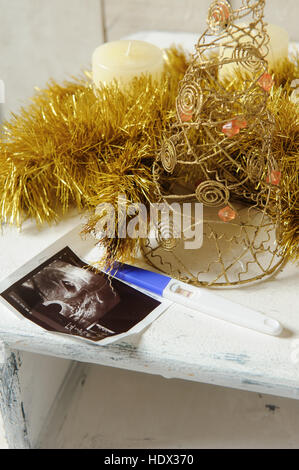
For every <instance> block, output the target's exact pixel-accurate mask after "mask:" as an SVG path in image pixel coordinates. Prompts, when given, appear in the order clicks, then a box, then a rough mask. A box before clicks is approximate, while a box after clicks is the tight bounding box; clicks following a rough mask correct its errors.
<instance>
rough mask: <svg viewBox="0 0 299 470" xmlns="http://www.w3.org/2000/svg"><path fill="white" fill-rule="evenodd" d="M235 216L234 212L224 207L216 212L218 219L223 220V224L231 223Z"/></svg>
mask: <svg viewBox="0 0 299 470" xmlns="http://www.w3.org/2000/svg"><path fill="white" fill-rule="evenodd" d="M236 216H237V214H236V212H235V211H234V210H233V209H232V208H231V207H229V206H226V207H224V208H223V209H221V210H220V211H219V212H218V217H219V219H221V220H223V222H231V221H232V220H234V219H235V218H236Z"/></svg>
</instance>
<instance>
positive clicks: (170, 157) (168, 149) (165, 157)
mask: <svg viewBox="0 0 299 470" xmlns="http://www.w3.org/2000/svg"><path fill="white" fill-rule="evenodd" d="M160 156H161V162H162V165H163V168H164V170H165V171H167V173H172V172H173V170H174V169H175V167H176V163H177V156H176V148H175V144H174V142H173V140H172V139H168V140H164V142H163V144H162V149H161V154H160Z"/></svg>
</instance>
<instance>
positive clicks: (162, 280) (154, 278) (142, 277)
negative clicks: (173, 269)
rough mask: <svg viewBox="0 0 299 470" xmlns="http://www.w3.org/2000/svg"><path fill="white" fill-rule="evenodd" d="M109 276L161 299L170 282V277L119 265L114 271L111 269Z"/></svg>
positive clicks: (126, 265)
mask: <svg viewBox="0 0 299 470" xmlns="http://www.w3.org/2000/svg"><path fill="white" fill-rule="evenodd" d="M109 274H111V275H112V276H115V278H116V279H119V280H120V281H125V282H128V283H130V284H134V285H135V286H136V287H140V288H141V289H145V290H148V291H149V292H152V293H153V294H157V295H160V296H161V297H162V295H163V291H164V289H165V287H167V285H168V284H169V282H170V281H171V278H170V277H168V276H164V275H163V274H157V273H153V272H152V271H147V270H146V269H141V268H137V267H135V266H129V265H128V264H121V263H120V264H117V266H116V267H115V269H112V270H111V272H109Z"/></svg>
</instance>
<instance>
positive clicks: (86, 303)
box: [1, 247, 160, 341]
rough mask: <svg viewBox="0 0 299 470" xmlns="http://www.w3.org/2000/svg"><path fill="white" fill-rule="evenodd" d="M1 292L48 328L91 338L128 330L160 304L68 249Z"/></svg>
mask: <svg viewBox="0 0 299 470" xmlns="http://www.w3.org/2000/svg"><path fill="white" fill-rule="evenodd" d="M1 295H2V297H3V298H4V299H5V300H6V301H7V302H8V303H9V304H10V305H11V306H13V307H14V308H15V309H16V310H17V311H18V312H19V313H21V314H22V315H23V316H25V317H26V318H28V319H29V320H31V321H33V322H34V323H37V324H38V325H39V326H41V327H43V328H45V329H47V330H48V331H55V332H60V333H65V334H71V335H75V336H81V337H83V338H86V339H89V340H92V341H100V340H102V339H105V338H107V337H111V336H115V335H118V334H121V333H125V332H127V331H129V330H130V329H131V328H133V327H134V326H135V325H136V324H138V323H139V322H141V321H142V320H143V319H144V318H145V317H146V316H147V315H149V313H151V312H152V311H153V310H154V309H155V308H156V307H158V306H159V305H160V302H158V301H157V300H154V299H152V298H151V297H149V296H147V295H145V294H142V293H141V292H139V291H137V290H135V289H133V288H131V287H129V286H127V285H125V284H123V283H122V282H120V281H118V280H116V279H109V278H108V276H107V275H106V274H104V273H101V272H100V273H98V272H94V271H93V270H92V269H91V268H90V267H88V266H86V264H85V263H83V261H81V260H80V259H79V258H78V257H77V256H76V255H75V253H73V251H72V250H71V249H70V248H68V247H66V248H65V249H63V250H62V251H60V252H59V253H57V254H56V255H54V256H53V257H52V258H50V259H49V260H48V261H46V262H45V263H43V264H42V265H40V266H39V267H38V268H37V269H35V270H34V271H32V272H31V273H29V274H28V275H26V276H25V277H24V278H23V279H21V280H20V281H18V282H16V283H14V284H13V285H12V286H11V287H9V288H8V289H7V290H5V291H4V292H3V293H2V294H1Z"/></svg>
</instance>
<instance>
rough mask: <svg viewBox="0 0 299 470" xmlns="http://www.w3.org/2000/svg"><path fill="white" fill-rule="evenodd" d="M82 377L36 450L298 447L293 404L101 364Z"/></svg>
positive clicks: (297, 413) (298, 405) (298, 408)
mask: <svg viewBox="0 0 299 470" xmlns="http://www.w3.org/2000/svg"><path fill="white" fill-rule="evenodd" d="M81 377H82V380H77V387H76V389H75V390H74V388H71V389H70V390H69V391H67V393H66V394H65V395H64V397H63V398H62V399H61V400H60V401H59V403H58V409H57V412H56V414H55V415H54V416H53V419H52V422H51V423H50V424H49V427H48V429H47V432H46V433H45V435H44V436H43V439H42V441H41V442H40V447H42V448H51V449H53V448H68V449H77V448H79V449H80V448H81V449H82V448H83V449H97V448H102V449H118V448H121V449H135V448H142V449H144V448H146V449H161V448H162V449H193V448H195V449H202V448H212V449H217V448H234V449H237V448H251V449H257V448H272V449H275V448H288V449H292V448H294V449H298V447H299V401H295V400H289V399H286V398H278V397H273V396H266V395H263V396H261V395H259V394H256V393H249V392H242V391H237V390H231V389H225V388H221V387H213V386H211V385H205V384H198V383H192V382H186V381H180V380H165V379H163V378H161V377H157V376H152V375H145V374H137V373H135V372H128V371H121V370H118V369H112V368H106V367H100V366H88V367H87V369H86V371H85V376H84V375H82V376H81ZM63 407H64V411H65V412H64V413H61V408H63ZM66 410H67V411H66Z"/></svg>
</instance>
